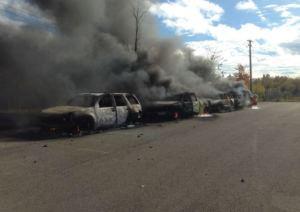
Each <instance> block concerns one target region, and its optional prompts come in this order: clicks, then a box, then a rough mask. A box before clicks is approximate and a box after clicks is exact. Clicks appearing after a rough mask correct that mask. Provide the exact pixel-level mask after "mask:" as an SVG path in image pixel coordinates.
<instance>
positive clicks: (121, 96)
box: [40, 93, 142, 131]
mask: <svg viewBox="0 0 300 212" xmlns="http://www.w3.org/2000/svg"><path fill="white" fill-rule="evenodd" d="M141 114H142V107H141V104H140V102H139V100H138V99H137V98H136V96H135V95H133V94H129V93H82V94H79V95H77V96H75V97H74V98H72V99H71V100H70V101H69V102H68V103H67V105H66V106H57V107H52V108H48V109H45V110H43V111H42V112H41V117H40V126H41V127H42V128H44V129H52V130H64V131H65V130H88V131H92V130H96V129H100V128H109V127H115V126H121V125H125V124H129V123H133V122H136V121H139V119H141Z"/></svg>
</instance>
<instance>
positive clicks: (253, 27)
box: [0, 0, 300, 77]
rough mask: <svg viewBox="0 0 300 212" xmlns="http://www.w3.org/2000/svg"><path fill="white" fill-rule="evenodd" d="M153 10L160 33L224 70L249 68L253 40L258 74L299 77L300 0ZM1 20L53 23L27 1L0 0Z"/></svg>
mask: <svg viewBox="0 0 300 212" xmlns="http://www.w3.org/2000/svg"><path fill="white" fill-rule="evenodd" d="M150 12H151V13H152V14H153V15H154V16H155V17H156V20H157V25H158V26H159V29H160V34H161V36H163V37H174V36H179V37H181V39H182V40H183V42H184V43H185V44H186V45H187V46H189V47H190V48H192V49H194V53H195V54H197V55H202V56H204V57H209V56H210V55H211V54H213V52H216V53H217V54H218V55H219V63H220V64H222V66H220V67H222V70H221V71H224V72H225V73H226V74H231V73H232V72H234V69H235V67H236V66H237V65H238V64H242V65H245V66H246V68H247V67H248V47H247V40H248V39H251V40H253V41H254V42H253V65H254V66H253V67H254V76H255V77H260V76H262V75H263V74H271V75H273V76H275V75H287V76H292V77H300V0H260V1H259V0H161V1H156V2H155V3H151V7H150ZM0 22H2V23H8V24H13V25H16V26H18V25H22V24H24V22H26V23H28V22H30V23H32V24H34V25H37V26H40V27H44V28H47V29H50V30H53V25H54V24H53V23H52V22H51V19H47V18H46V17H44V16H43V14H41V12H40V11H39V10H38V9H37V8H36V7H33V6H32V5H31V4H29V3H28V2H27V1H26V0H0Z"/></svg>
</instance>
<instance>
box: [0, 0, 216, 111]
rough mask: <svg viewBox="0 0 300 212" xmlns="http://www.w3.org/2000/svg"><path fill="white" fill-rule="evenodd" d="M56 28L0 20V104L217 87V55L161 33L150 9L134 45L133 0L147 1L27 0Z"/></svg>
mask: <svg viewBox="0 0 300 212" xmlns="http://www.w3.org/2000/svg"><path fill="white" fill-rule="evenodd" d="M30 3H31V4H32V5H33V6H35V7H37V8H39V10H40V11H41V12H42V14H43V15H44V17H45V18H47V19H49V20H51V23H53V25H54V26H53V28H49V29H46V30H45V28H40V27H34V26H32V25H31V24H30V23H28V24H25V25H21V26H18V27H16V26H11V25H4V24H2V25H0V51H1V57H0V86H1V89H0V107H1V108H2V109H7V108H14V107H15V108H29V107H30V108H32V107H34V108H42V107H45V106H49V105H53V104H59V103H62V102H63V101H65V99H67V98H69V97H70V96H71V95H74V94H75V93H77V92H133V93H136V94H137V95H138V96H139V97H141V98H142V99H143V100H144V101H146V100H149V99H153V98H161V97H164V96H166V95H169V94H173V93H176V92H183V91H193V92H196V93H197V95H199V96H210V95H214V94H217V93H218V92H219V90H218V89H216V88H215V86H214V85H215V84H218V82H219V81H220V78H219V76H218V74H216V70H215V67H216V64H215V63H214V61H212V60H210V59H207V58H203V57H199V56H194V55H193V53H192V51H191V50H190V49H188V48H186V47H185V46H184V44H183V43H182V42H181V41H180V39H179V38H176V37H174V38H170V39H163V38H160V37H159V35H158V32H157V28H156V24H155V19H154V17H152V16H151V14H150V13H149V12H148V13H147V14H145V15H144V17H143V20H142V23H141V25H140V28H139V49H138V51H135V49H134V47H135V33H136V29H135V25H136V24H135V19H134V16H133V14H132V4H137V3H138V4H139V7H142V8H145V9H147V8H149V6H150V4H151V2H149V1H146V0H140V1H138V2H136V1H133V2H131V1H129V0H128V1H119V0H85V1H82V0H31V1H30Z"/></svg>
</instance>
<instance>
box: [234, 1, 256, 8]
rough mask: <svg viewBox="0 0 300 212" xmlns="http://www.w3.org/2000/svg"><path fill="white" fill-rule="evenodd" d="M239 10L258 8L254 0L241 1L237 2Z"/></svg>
mask: <svg viewBox="0 0 300 212" xmlns="http://www.w3.org/2000/svg"><path fill="white" fill-rule="evenodd" d="M235 8H236V9H237V10H258V8H257V6H256V4H255V2H254V1H253V0H246V1H240V2H238V3H237V4H236V6H235Z"/></svg>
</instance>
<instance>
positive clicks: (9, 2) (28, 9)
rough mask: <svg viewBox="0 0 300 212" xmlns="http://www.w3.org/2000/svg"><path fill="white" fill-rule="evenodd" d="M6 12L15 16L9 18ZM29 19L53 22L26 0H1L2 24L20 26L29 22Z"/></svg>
mask: <svg viewBox="0 0 300 212" xmlns="http://www.w3.org/2000/svg"><path fill="white" fill-rule="evenodd" d="M6 13H10V14H11V15H12V16H15V17H14V18H8V17H7V16H6ZM28 20H32V21H38V22H40V23H44V24H53V21H52V20H51V19H50V18H49V17H45V16H44V15H43V14H42V13H41V11H40V10H39V9H38V8H37V7H35V6H33V5H32V4H30V3H29V2H28V1H26V0H0V22H1V23H2V24H7V25H15V26H20V25H24V24H25V23H27V21H28Z"/></svg>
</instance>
